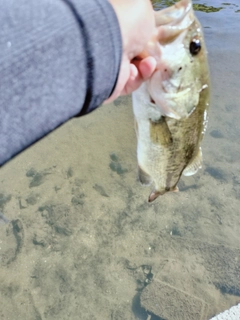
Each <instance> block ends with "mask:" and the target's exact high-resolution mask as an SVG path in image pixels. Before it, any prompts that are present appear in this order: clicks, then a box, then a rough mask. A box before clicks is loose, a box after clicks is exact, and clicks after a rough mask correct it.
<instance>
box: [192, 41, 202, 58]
mask: <svg viewBox="0 0 240 320" xmlns="http://www.w3.org/2000/svg"><path fill="white" fill-rule="evenodd" d="M189 50H190V52H191V54H192V55H193V56H195V55H197V54H198V53H199V52H200V50H201V42H200V40H199V39H193V40H192V41H191V42H190V45H189Z"/></svg>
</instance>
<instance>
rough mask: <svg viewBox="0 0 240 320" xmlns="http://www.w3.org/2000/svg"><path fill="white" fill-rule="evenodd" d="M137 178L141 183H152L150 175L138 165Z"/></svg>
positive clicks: (146, 184)
mask: <svg viewBox="0 0 240 320" xmlns="http://www.w3.org/2000/svg"><path fill="white" fill-rule="evenodd" d="M138 178H139V181H140V182H141V184H143V185H145V186H148V185H150V184H151V183H152V178H151V176H150V175H149V174H148V173H146V172H145V171H144V170H143V169H142V168H141V167H140V166H138Z"/></svg>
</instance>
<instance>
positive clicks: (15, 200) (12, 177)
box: [0, 2, 240, 320]
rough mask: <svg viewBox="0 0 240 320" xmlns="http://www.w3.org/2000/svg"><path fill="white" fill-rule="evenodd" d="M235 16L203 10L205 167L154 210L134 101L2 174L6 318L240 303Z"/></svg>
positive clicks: (168, 312)
mask: <svg viewBox="0 0 240 320" xmlns="http://www.w3.org/2000/svg"><path fill="white" fill-rule="evenodd" d="M219 3H220V2H219ZM236 11H237V7H235V6H234V5H232V6H225V9H224V10H223V11H219V12H218V13H209V14H200V15H199V17H200V20H201V21H202V23H203V26H204V27H205V29H204V30H205V34H206V40H207V44H208V48H209V60H210V67H211V74H212V91H213V94H212V104H211V111H210V121H209V126H208V131H207V133H206V137H205V140H204V143H203V156H204V167H203V169H202V170H201V171H200V172H199V173H198V174H197V175H196V176H193V177H183V178H182V179H181V182H180V184H179V189H180V191H181V192H179V193H177V194H176V193H169V194H166V195H164V196H163V197H160V198H158V199H157V200H156V202H154V203H152V204H148V203H147V199H148V194H149V192H150V188H149V187H146V188H145V187H142V186H140V184H139V183H138V181H137V170H136V138H135V133H134V127H133V115H132V110H131V98H130V97H125V98H120V99H118V100H117V101H115V102H114V103H113V104H111V105H108V106H104V107H101V108H100V109H99V110H97V111H96V112H94V113H92V114H91V115H88V116H85V117H82V118H78V119H74V120H72V121H70V122H68V123H67V124H65V125H63V126H62V127H60V128H59V129H58V130H56V131H55V132H53V133H52V134H50V135H49V136H48V137H46V138H45V139H43V140H41V141H40V142H38V143H37V144H35V145H34V146H32V147H31V148H29V149H28V150H27V151H25V152H24V153H22V154H21V155H19V156H18V157H16V158H15V159H13V160H12V161H10V162H9V163H8V164H6V165H5V166H4V167H2V168H1V170H0V181H1V185H0V211H1V212H2V213H3V215H4V217H6V219H7V220H9V222H8V221H7V220H5V218H4V217H3V216H1V217H0V270H1V271H0V302H1V303H0V319H4V320H5V319H11V320H15V319H25V320H28V319H38V320H40V319H42V320H45V319H46V320H47V319H58V320H61V319H71V320H75V319H76V320H77V319H83V320H86V319H89V320H94V319H98V320H99V319H104V320H105V319H109V320H110V319H114V320H120V319H124V320H131V319H132V320H133V319H141V320H146V319H150V317H151V320H154V319H170V320H175V319H184V320H185V319H192V320H195V319H196V320H197V319H202V320H203V319H209V318H210V317H211V316H213V315H214V314H216V313H219V312H221V311H223V310H225V309H227V308H229V307H231V306H232V305H234V304H237V303H239V301H240V279H239V270H240V260H239V259H240V233H239V229H240V218H239V212H240V209H239V208H240V203H239V197H240V174H239V173H240V166H239V154H240V143H239V138H238V137H239V135H240V128H239V119H240V108H239V105H238V101H239V98H240V94H239V74H240V64H239V52H240V47H239V41H238V40H237V39H238V33H239V31H238V30H237V27H236V26H237V23H238V20H237V19H239V13H236ZM141 304H142V306H143V307H144V308H145V309H147V310H148V311H146V310H145V309H144V308H141ZM154 314H155V316H154ZM157 316H158V317H157Z"/></svg>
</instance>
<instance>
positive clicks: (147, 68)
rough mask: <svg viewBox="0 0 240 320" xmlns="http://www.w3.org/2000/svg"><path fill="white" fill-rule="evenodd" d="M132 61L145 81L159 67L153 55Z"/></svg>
mask: <svg viewBox="0 0 240 320" xmlns="http://www.w3.org/2000/svg"><path fill="white" fill-rule="evenodd" d="M132 63H133V64H134V65H135V66H136V67H137V68H138V70H139V72H140V74H141V77H142V80H143V81H145V80H147V79H149V78H150V77H151V76H152V74H153V73H154V71H155V70H156V67H157V61H156V60H155V59H154V58H153V57H151V56H149V57H147V58H144V59H142V60H133V62H132Z"/></svg>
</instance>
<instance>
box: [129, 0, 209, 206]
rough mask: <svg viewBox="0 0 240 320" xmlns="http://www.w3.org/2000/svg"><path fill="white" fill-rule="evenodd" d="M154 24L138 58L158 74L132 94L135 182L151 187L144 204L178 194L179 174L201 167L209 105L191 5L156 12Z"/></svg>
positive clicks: (202, 50)
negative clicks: (153, 63) (151, 60)
mask: <svg viewBox="0 0 240 320" xmlns="http://www.w3.org/2000/svg"><path fill="white" fill-rule="evenodd" d="M155 21H156V27H157V32H156V35H155V38H154V39H151V41H150V42H149V43H148V45H147V47H146V48H145V50H144V51H143V53H142V57H145V56H147V55H152V56H154V57H155V59H156V60H157V68H156V70H155V72H154V73H153V75H152V76H151V77H150V79H148V80H147V81H145V82H144V83H143V84H142V85H141V86H140V87H139V88H138V89H137V90H136V91H134V92H133V94H132V105H133V114H134V119H135V131H136V136H137V160H138V177H139V181H140V182H141V184H142V185H153V189H152V191H151V193H150V195H149V198H148V202H152V201H154V200H155V199H156V198H157V197H158V196H160V195H163V194H165V193H166V192H169V191H178V186H177V184H178V182H179V180H180V178H181V176H182V174H183V175H185V176H191V175H194V174H195V173H196V172H197V171H198V170H199V169H200V168H201V167H202V151H201V142H202V139H203V137H204V134H205V131H206V127H207V123H208V111H209V99H210V75H209V67H208V60H207V49H206V46H205V42H204V35H203V30H202V27H201V24H200V22H199V21H198V19H197V18H196V16H195V14H194V11H193V6H192V2H191V0H181V1H179V2H177V3H176V4H175V5H173V6H172V7H169V8H166V9H163V10H160V11H157V12H155ZM140 58H141V56H140Z"/></svg>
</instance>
